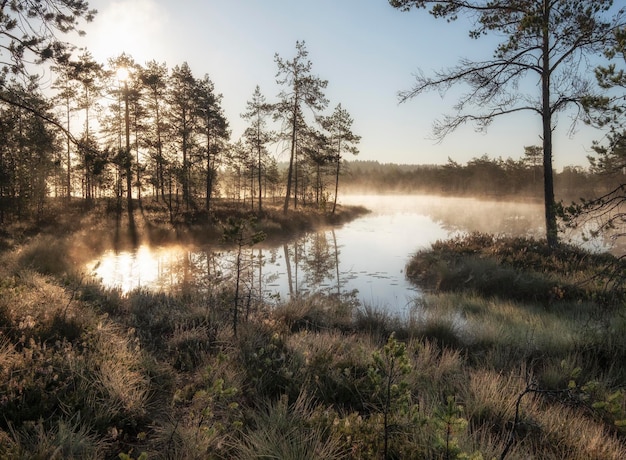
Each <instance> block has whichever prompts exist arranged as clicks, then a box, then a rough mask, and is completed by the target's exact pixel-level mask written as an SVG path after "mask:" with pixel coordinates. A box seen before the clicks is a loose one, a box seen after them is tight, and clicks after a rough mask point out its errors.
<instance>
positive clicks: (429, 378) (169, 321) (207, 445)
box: [0, 235, 626, 460]
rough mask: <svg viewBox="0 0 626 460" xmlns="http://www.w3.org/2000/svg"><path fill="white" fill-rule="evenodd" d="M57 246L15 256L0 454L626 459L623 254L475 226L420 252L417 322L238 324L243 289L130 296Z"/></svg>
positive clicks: (293, 309)
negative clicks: (619, 281)
mask: <svg viewBox="0 0 626 460" xmlns="http://www.w3.org/2000/svg"><path fill="white" fill-rule="evenodd" d="M51 238H52V237H51V236H46V235H39V236H34V235H31V236H29V237H28V238H24V240H23V244H19V245H13V246H12V249H11V250H8V249H7V250H5V251H4V252H2V254H1V258H2V260H1V263H0V374H1V376H0V386H1V387H0V411H1V412H2V414H3V417H2V418H1V419H0V458H9V459H12V458H29V459H30V458H40V459H50V458H63V459H66V458H77V459H78V458H80V459H84V458H93V459H100V458H111V459H116V458H123V459H130V458H132V459H136V458H155V459H205V458H216V459H218V458H238V459H246V458H250V459H251V458H259V457H261V458H263V456H265V457H267V458H294V459H296V458H297V459H307V458H310V459H320V458H327V459H334V458H354V459H380V458H384V457H385V456H386V457H387V458H402V459H410V458H416V459H422V458H428V459H439V458H440V459H461V458H465V459H493V458H508V459H528V458H541V459H563V458H568V459H574V460H575V459H581V460H582V459H585V460H586V459H598V460H600V459H620V458H625V457H626V441H625V438H624V434H625V433H624V431H623V430H624V428H623V425H624V419H626V406H625V401H624V393H623V391H624V388H623V387H624V382H626V372H625V371H626V364H625V363H626V359H625V358H626V343H625V342H624V340H623V337H624V332H625V331H624V329H625V327H626V324H625V321H624V317H623V313H624V310H623V303H622V300H621V296H620V295H621V294H620V291H619V289H617V288H615V289H612V288H613V287H614V286H611V283H610V280H611V278H610V277H609V275H608V273H609V272H607V271H605V270H604V267H606V266H607V265H606V263H607V262H616V261H611V260H609V259H608V258H607V257H605V256H602V257H600V256H598V257H594V256H592V255H590V254H586V253H582V252H579V251H576V250H574V249H573V248H563V250H562V251H563V252H561V253H558V255H556V256H554V257H552V256H550V257H547V256H546V253H545V252H544V251H545V248H544V247H543V246H542V244H541V243H537V242H533V241H528V240H498V239H493V238H491V237H487V236H484V235H474V236H472V237H469V238H466V239H458V240H453V241H448V242H441V243H438V244H436V245H434V246H433V248H432V249H431V250H428V251H424V252H422V253H420V254H417V255H416V257H415V259H414V261H413V263H412V264H411V265H410V267H409V268H408V272H409V274H410V276H413V277H415V278H416V279H418V280H419V282H420V283H422V284H424V283H427V284H428V286H430V287H431V290H430V293H429V294H427V295H426V296H424V297H423V298H422V299H420V300H419V301H417V302H416V306H415V309H414V311H413V312H412V313H411V314H410V315H409V316H408V317H406V318H402V319H400V318H397V317H392V316H390V315H388V314H385V313H384V312H381V311H380V310H376V309H372V308H366V307H362V306H359V305H355V304H354V303H351V302H349V301H347V300H346V299H338V298H333V297H330V298H329V297H312V298H308V299H300V300H295V301H292V302H289V303H285V304H281V305H279V306H278V307H272V308H271V309H270V308H268V307H267V306H266V305H264V304H262V303H259V304H251V305H247V307H246V309H245V314H244V311H241V312H240V313H241V315H240V317H239V323H238V327H237V328H236V329H235V328H234V327H233V295H232V289H231V287H230V286H228V285H220V286H213V288H212V289H203V290H195V289H187V290H183V291H182V292H179V293H177V294H175V295H165V294H157V293H149V292H143V291H136V292H132V293H130V294H129V295H127V296H122V295H120V294H119V292H116V291H111V290H106V289H103V288H102V287H101V286H100V285H98V283H97V282H96V281H95V280H91V279H89V277H88V276H86V275H84V274H82V273H79V272H76V271H75V269H74V268H73V267H74V266H73V265H72V262H71V260H68V257H67V256H68V254H69V251H67V248H66V247H64V246H63V245H60V244H53V240H51ZM616 267H618V265H613V268H616ZM613 273H615V272H613ZM592 275H593V276H592ZM589 280H591V281H589ZM496 281H497V282H496Z"/></svg>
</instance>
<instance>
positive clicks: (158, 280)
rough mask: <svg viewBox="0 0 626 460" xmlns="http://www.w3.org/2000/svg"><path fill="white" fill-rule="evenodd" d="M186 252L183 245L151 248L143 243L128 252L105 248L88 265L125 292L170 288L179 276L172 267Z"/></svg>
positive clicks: (109, 284)
mask: <svg viewBox="0 0 626 460" xmlns="http://www.w3.org/2000/svg"><path fill="white" fill-rule="evenodd" d="M182 254H184V251H183V248H181V247H180V246H168V247H150V246H148V245H142V246H139V247H138V248H136V249H134V250H128V251H115V250H108V251H105V252H104V253H103V254H102V255H101V256H100V257H99V258H98V259H96V260H94V261H92V262H91V263H90V264H88V265H87V268H88V270H89V271H90V272H91V273H92V274H93V275H94V276H95V277H96V278H98V279H100V280H101V282H102V284H103V285H105V286H107V287H109V288H114V289H119V290H120V292H121V293H122V294H128V293H129V292H131V291H133V290H135V289H138V288H146V289H150V290H169V289H170V288H171V287H172V286H174V285H176V284H177V283H178V282H179V278H180V275H178V274H176V273H175V272H174V271H172V270H171V269H170V268H171V267H172V266H173V265H174V264H175V263H176V261H177V260H178V259H180V257H181V255H182Z"/></svg>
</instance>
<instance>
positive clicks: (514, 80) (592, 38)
mask: <svg viewBox="0 0 626 460" xmlns="http://www.w3.org/2000/svg"><path fill="white" fill-rule="evenodd" d="M389 3H390V4H391V5H392V6H393V7H395V8H399V9H401V10H403V11H408V10H410V9H412V8H430V13H431V14H432V15H433V16H435V17H436V18H443V19H446V20H448V21H449V22H451V21H455V20H456V19H457V18H459V17H460V16H465V17H467V18H469V19H470V20H472V21H473V24H474V26H473V27H472V28H471V29H470V31H469V36H470V37H471V38H472V39H479V38H480V37H482V36H485V35H494V36H497V37H502V41H501V42H500V43H499V44H498V45H497V46H496V48H495V50H494V53H493V56H492V57H491V58H490V59H488V60H485V61H472V60H469V59H461V60H460V62H459V64H458V65H457V66H456V67H453V68H450V69H444V70H442V71H439V72H436V73H435V75H434V76H433V77H429V76H426V75H425V74H423V73H419V74H418V75H417V76H416V83H415V85H414V86H413V88H411V89H410V90H408V91H404V92H402V93H401V94H400V99H401V100H402V101H406V100H408V99H411V98H413V97H415V96H417V95H419V94H421V93H423V92H425V91H428V90H433V89H436V90H441V91H445V90H447V89H449V88H450V87H451V86H453V85H455V84H457V83H465V84H466V85H468V86H469V91H468V92H467V93H465V94H464V95H462V96H461V97H460V99H459V101H458V103H457V104H456V106H455V109H456V113H455V114H453V115H449V116H445V117H444V118H443V119H442V120H441V121H440V122H438V123H437V124H436V125H435V130H434V131H435V135H436V136H437V137H439V138H443V137H445V136H446V135H447V134H448V133H450V132H451V131H453V130H454V129H456V128H458V127H459V126H461V125H463V124H465V123H467V122H474V123H476V124H477V126H478V128H479V129H486V128H487V127H488V126H489V124H490V123H491V122H492V121H493V120H494V119H496V118H498V117H500V116H502V115H509V114H513V113H516V112H520V111H532V112H534V113H536V114H538V115H539V116H540V117H541V120H542V133H541V138H542V142H543V145H542V148H543V174H544V202H545V220H546V238H547V241H548V244H549V246H550V247H554V246H556V244H557V243H558V234H557V223H556V211H557V209H556V203H555V199H554V180H553V171H552V156H553V145H552V133H553V130H554V128H555V123H556V114H557V113H559V112H562V111H563V110H565V109H566V108H569V107H571V106H572V105H574V106H575V107H576V108H578V109H579V111H578V112H577V113H575V114H574V115H575V116H577V115H582V111H581V109H582V100H583V99H584V97H585V96H587V95H589V94H590V93H591V92H593V84H592V82H591V80H590V79H589V78H588V76H587V75H588V74H590V73H591V72H589V70H590V66H591V64H590V63H589V60H588V57H589V56H593V55H598V54H600V53H602V51H603V50H604V48H605V46H606V45H607V43H608V42H609V41H610V39H611V37H612V36H613V31H614V30H616V29H617V28H619V27H620V25H621V24H623V16H624V11H623V9H622V10H619V11H617V12H616V13H614V14H613V15H612V16H609V15H611V13H612V7H613V1H612V0H568V1H555V0H440V1H429V0H390V1H389ZM526 77H529V78H530V79H531V80H532V81H535V82H536V81H537V80H538V81H539V82H540V86H539V88H540V90H539V91H538V92H536V91H534V90H529V91H528V92H524V91H523V88H524V86H523V85H522V83H523V82H524V79H525V78H526Z"/></svg>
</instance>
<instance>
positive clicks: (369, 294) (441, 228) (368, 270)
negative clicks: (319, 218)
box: [87, 195, 544, 313]
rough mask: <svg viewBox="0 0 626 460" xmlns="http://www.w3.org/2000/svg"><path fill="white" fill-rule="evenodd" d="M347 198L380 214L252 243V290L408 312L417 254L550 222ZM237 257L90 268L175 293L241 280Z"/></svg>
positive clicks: (522, 210)
mask: <svg viewBox="0 0 626 460" xmlns="http://www.w3.org/2000/svg"><path fill="white" fill-rule="evenodd" d="M341 203H342V204H346V205H356V204H360V205H364V206H365V207H367V208H368V209H370V210H371V213H369V214H367V215H364V216H362V217H360V218H358V219H356V220H354V221H352V222H349V223H347V224H345V225H343V226H341V227H337V228H331V229H325V230H322V231H318V232H311V233H308V234H306V235H304V236H302V237H300V238H298V239H295V240H292V241H289V242H286V243H283V244H280V245H268V244H266V243H264V242H262V243H259V244H257V245H255V246H253V247H252V248H244V249H243V250H242V253H241V258H240V265H239V267H240V270H239V272H240V278H241V279H240V282H241V283H242V286H243V287H244V291H245V292H247V293H248V295H255V296H257V297H261V298H263V299H264V300H265V301H280V300H287V299H289V298H290V297H293V296H304V295H307V294H310V293H314V292H321V293H328V294H333V293H336V294H338V295H350V296H352V297H353V298H355V299H356V300H358V301H359V302H360V303H361V304H364V305H369V306H372V307H375V308H384V309H387V310H389V311H391V312H395V313H403V312H406V311H407V310H408V309H409V308H410V307H411V305H412V303H413V301H414V300H415V299H416V298H418V297H419V295H420V293H419V290H418V288H416V287H415V286H413V285H412V284H411V283H409V282H408V281H407V279H406V277H405V275H404V269H405V266H406V264H407V262H408V261H409V259H410V257H411V255H412V254H414V253H415V252H416V251H418V250H420V249H425V248H427V247H428V246H429V245H430V244H432V243H433V242H435V241H436V240H439V239H445V238H448V237H450V236H453V235H455V234H459V233H463V232H470V231H480V232H489V233H504V234H509V235H527V236H542V235H543V228H544V227H543V207H542V205H541V204H537V203H517V202H515V203H513V202H502V201H495V200H478V199H473V198H442V197H435V196H424V195H348V196H344V197H343V198H342V200H341ZM236 256H237V253H236V251H232V250H225V249H224V248H223V247H220V246H218V245H199V246H182V245H169V246H162V247H149V246H139V247H137V248H135V249H133V250H122V251H115V250H109V251H105V252H104V253H102V254H101V255H100V256H99V257H98V258H97V259H95V260H93V261H91V262H90V263H89V264H88V265H87V268H88V270H89V271H90V272H91V273H93V274H94V275H95V276H96V277H98V278H100V279H101V281H102V283H103V284H104V285H105V286H107V287H109V288H115V289H119V290H120V291H121V292H122V293H128V292H130V291H132V290H134V289H138V288H141V289H148V290H152V291H166V292H173V291H177V290H182V289H186V288H188V287H193V288H204V289H208V288H210V287H211V286H214V285H217V284H220V283H226V282H230V281H232V279H233V277H234V273H236V271H237V270H236V269H235V267H236Z"/></svg>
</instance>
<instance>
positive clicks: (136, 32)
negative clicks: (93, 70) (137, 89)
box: [82, 0, 167, 62]
mask: <svg viewBox="0 0 626 460" xmlns="http://www.w3.org/2000/svg"><path fill="white" fill-rule="evenodd" d="M90 6H93V7H94V8H96V9H97V10H98V14H97V15H96V17H95V19H94V21H93V23H91V24H89V25H88V26H86V27H85V31H86V32H87V33H86V35H85V37H84V38H83V40H82V42H83V46H85V47H86V48H87V49H88V50H89V51H90V52H91V54H92V55H93V56H94V58H95V59H97V60H98V61H100V62H105V61H106V60H107V59H109V58H113V57H116V56H119V55H120V54H122V53H126V54H128V55H130V56H131V57H133V58H134V59H135V60H136V61H137V62H145V61H149V60H152V59H157V60H158V59H159V54H160V53H159V51H160V49H162V47H161V46H160V42H162V40H163V37H164V36H166V34H165V33H164V30H166V22H167V19H166V18H167V14H165V12H164V11H163V9H162V7H161V6H160V5H159V4H158V3H157V2H156V1H155V0H115V1H107V0H96V1H93V0H92V1H90Z"/></svg>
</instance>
